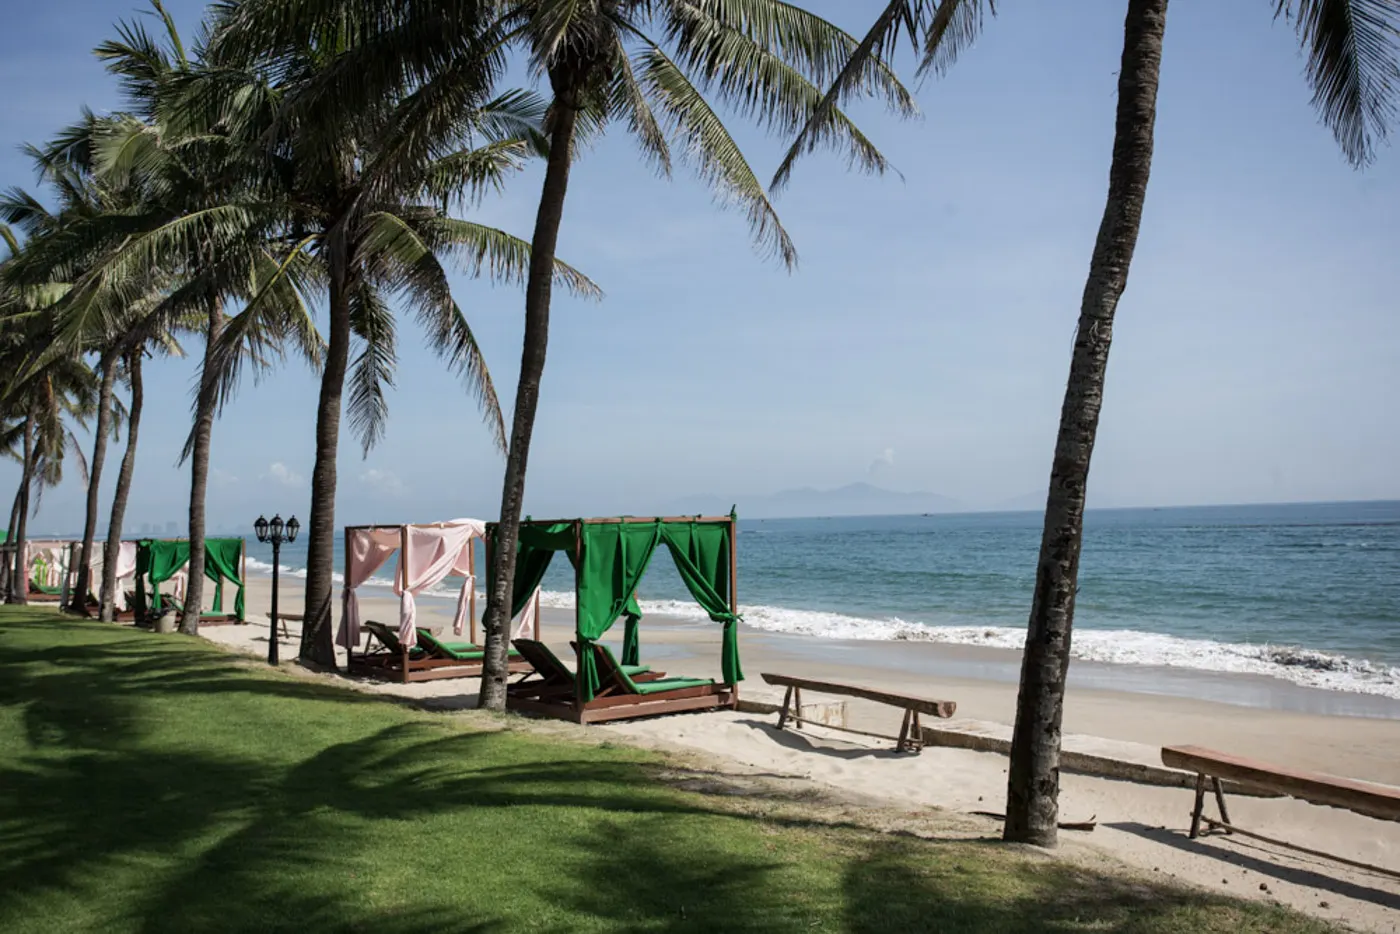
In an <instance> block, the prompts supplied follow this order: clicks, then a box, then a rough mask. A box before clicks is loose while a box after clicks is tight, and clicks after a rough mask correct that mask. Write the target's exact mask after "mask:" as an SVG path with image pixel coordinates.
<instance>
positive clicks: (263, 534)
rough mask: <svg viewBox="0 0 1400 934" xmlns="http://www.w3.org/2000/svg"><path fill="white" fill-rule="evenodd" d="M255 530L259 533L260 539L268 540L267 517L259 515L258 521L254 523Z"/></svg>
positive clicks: (261, 540)
mask: <svg viewBox="0 0 1400 934" xmlns="http://www.w3.org/2000/svg"><path fill="white" fill-rule="evenodd" d="M253 531H254V532H257V533H258V541H260V542H265V541H267V519H265V518H263V517H262V516H258V521H257V522H254V523H253Z"/></svg>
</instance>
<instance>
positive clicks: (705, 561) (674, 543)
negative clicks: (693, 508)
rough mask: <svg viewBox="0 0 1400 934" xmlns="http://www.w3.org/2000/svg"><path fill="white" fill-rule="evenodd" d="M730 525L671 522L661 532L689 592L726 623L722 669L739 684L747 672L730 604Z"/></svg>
mask: <svg viewBox="0 0 1400 934" xmlns="http://www.w3.org/2000/svg"><path fill="white" fill-rule="evenodd" d="M729 528H730V527H729V526H723V525H709V524H705V523H701V522H689V523H685V524H682V523H679V522H671V523H667V524H666V525H665V526H663V527H662V530H661V535H662V538H663V539H665V541H666V547H667V548H669V549H670V551H671V557H672V558H673V559H675V562H676V569H677V570H678V571H680V572H681V580H683V581H685V586H686V589H687V590H689V591H690V595H691V596H692V597H694V598H695V601H696V602H697V603H699V604H700V606H701V607H703V608H704V610H705V612H706V613H708V614H710V619H712V620H714V621H715V622H717V623H721V624H723V626H724V634H723V642H722V646H721V649H720V653H721V654H720V671H721V672H722V673H723V675H724V680H725V683H726V684H738V683H739V682H740V681H743V680H744V671H743V668H742V667H740V665H739V626H738V622H739V616H738V614H737V613H736V612H735V608H733V607H731V606H730V605H729V584H730V581H729V562H730V549H731V548H732V547H733V543H732V542H730V540H729Z"/></svg>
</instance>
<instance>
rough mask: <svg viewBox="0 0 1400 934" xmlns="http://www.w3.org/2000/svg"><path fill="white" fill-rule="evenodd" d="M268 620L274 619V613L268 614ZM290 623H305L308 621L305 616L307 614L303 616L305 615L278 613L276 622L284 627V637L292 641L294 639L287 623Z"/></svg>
mask: <svg viewBox="0 0 1400 934" xmlns="http://www.w3.org/2000/svg"><path fill="white" fill-rule="evenodd" d="M267 618H268V619H272V613H271V612H269V613H268V614H267ZM289 621H290V622H293V623H301V622H305V621H306V616H305V614H303V613H278V614H277V620H276V622H277V623H280V624H281V626H282V635H283V637H285V638H287V639H290V638H291V637H292V634H291V633H290V632H288V631H287V623H288V622H289ZM269 625H271V624H269Z"/></svg>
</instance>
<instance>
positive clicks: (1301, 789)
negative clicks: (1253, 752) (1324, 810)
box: [1162, 746, 1400, 877]
mask: <svg viewBox="0 0 1400 934" xmlns="http://www.w3.org/2000/svg"><path fill="white" fill-rule="evenodd" d="M1162 764H1163V765H1165V766H1168V767H1169V768H1174V769H1184V770H1185V771H1188V772H1195V773H1196V804H1195V807H1194V809H1193V810H1192V812H1191V837H1192V838H1195V837H1198V836H1200V833H1201V824H1202V823H1204V824H1206V825H1207V828H1208V829H1220V830H1223V831H1225V833H1227V834H1234V833H1237V834H1240V835H1241V836H1245V837H1251V838H1253V839H1255V840H1263V841H1264V842H1265V843H1272V844H1274V845H1275V846H1281V847H1285V848H1286V849H1290V850H1297V851H1298V852H1301V853H1307V854H1308V855H1310V856H1320V857H1323V858H1325V859H1331V860H1334V861H1336V862H1339V863H1345V864H1347V865H1348V866H1356V867H1358V868H1360V869H1367V870H1370V871H1372V872H1380V873H1384V874H1386V875H1390V876H1396V877H1400V872H1396V871H1394V870H1391V869H1384V868H1381V867H1379V866H1371V865H1368V864H1366V863H1358V862H1355V861H1353V860H1349V859H1343V858H1342V857H1340V856H1334V855H1332V854H1330V853H1323V852H1319V851H1318V850H1310V849H1307V848H1305V847H1301V846H1297V845H1295V844H1292V843H1288V842H1286V841H1284V840H1276V839H1274V838H1272V837H1266V836H1264V835H1263V834H1259V833H1255V832H1254V831H1252V830H1244V829H1242V828H1240V827H1238V826H1236V825H1235V824H1232V823H1231V822H1230V812H1229V811H1227V810H1226V809H1225V792H1224V791H1223V789H1222V788H1221V787H1220V780H1221V779H1226V780H1227V781H1232V782H1237V783H1238V784H1240V785H1242V786H1245V787H1247V788H1257V789H1259V790H1261V791H1267V792H1273V793H1275V794H1280V795H1287V796H1288V797H1290V798H1297V799H1299V800H1301V801H1307V802H1309V803H1310V804H1321V805H1326V806H1328V807H1334V808H1343V809H1345V810H1348V811H1355V812H1356V813H1357V814H1364V815H1365V816H1367V817H1374V818H1375V819H1377V820H1390V821H1400V788H1395V787H1392V786H1390V785H1377V784H1374V783H1372V782H1362V781H1357V780H1355V779H1350V778H1338V777H1337V776H1335V775H1326V774H1323V773H1321V772H1304V771H1300V770H1298V769H1290V768H1284V767H1282V766H1277V765H1270V764H1269V763H1267V762H1260V761H1258V760H1255V759H1246V758H1244V757H1243V756H1235V755H1231V754H1229V753H1227V752H1217V751H1215V750H1214V749H1204V748H1202V747H1200V746H1163V747H1162ZM1206 779H1210V783H1211V786H1212V789H1213V790H1214V792H1215V804H1216V807H1218V808H1219V809H1220V819H1219V820H1216V819H1214V818H1211V817H1206V816H1205V814H1204V813H1203V812H1204V810H1205V799H1206Z"/></svg>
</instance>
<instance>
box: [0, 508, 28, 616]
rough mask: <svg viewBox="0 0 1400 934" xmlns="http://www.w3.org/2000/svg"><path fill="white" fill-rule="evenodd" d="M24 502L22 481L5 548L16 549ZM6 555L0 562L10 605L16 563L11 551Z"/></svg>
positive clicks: (0, 575)
mask: <svg viewBox="0 0 1400 934" xmlns="http://www.w3.org/2000/svg"><path fill="white" fill-rule="evenodd" d="M23 501H24V482H23V481H21V482H20V485H19V486H18V487H16V488H15V501H14V505H12V506H11V507H10V524H9V525H8V526H6V528H5V547H6V548H7V549H8V548H12V547H14V543H15V531H16V528H15V527H16V526H18V525H19V511H20V509H21V508H22V506H23V505H24V502H23ZM4 554H5V560H4V561H3V562H0V587H3V589H4V599H5V602H6V603H9V602H10V594H11V593H12V592H13V590H14V583H15V575H14V570H15V562H14V559H13V556H12V554H11V553H10V552H9V551H5V553H4Z"/></svg>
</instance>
